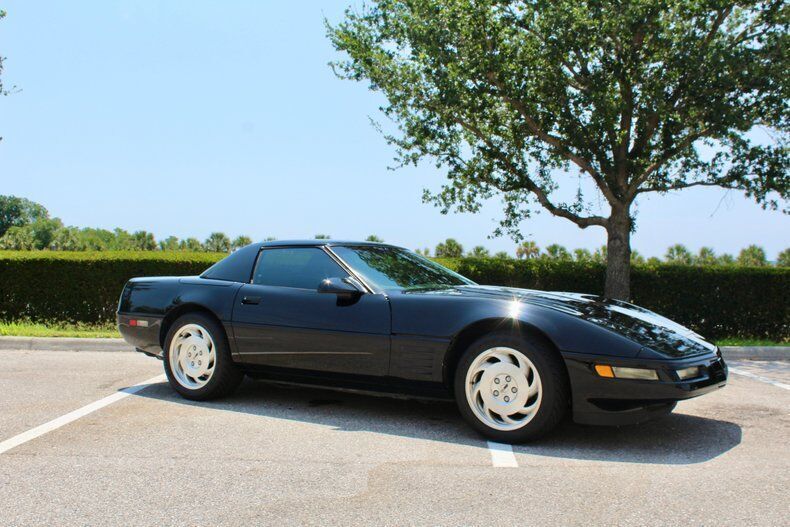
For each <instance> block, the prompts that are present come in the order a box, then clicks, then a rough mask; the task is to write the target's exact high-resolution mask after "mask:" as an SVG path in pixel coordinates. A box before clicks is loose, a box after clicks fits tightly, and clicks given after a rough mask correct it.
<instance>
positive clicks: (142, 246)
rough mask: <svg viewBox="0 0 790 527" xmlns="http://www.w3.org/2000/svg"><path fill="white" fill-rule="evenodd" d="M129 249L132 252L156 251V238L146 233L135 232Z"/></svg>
mask: <svg viewBox="0 0 790 527" xmlns="http://www.w3.org/2000/svg"><path fill="white" fill-rule="evenodd" d="M130 242H131V247H130V248H131V249H132V250H134V251H154V250H156V238H154V235H153V233H150V232H148V231H136V232H134V233H133V234H132V236H131V240H130Z"/></svg>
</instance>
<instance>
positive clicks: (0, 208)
mask: <svg viewBox="0 0 790 527" xmlns="http://www.w3.org/2000/svg"><path fill="white" fill-rule="evenodd" d="M0 18H2V17H0ZM1 71H2V61H1V60H0V72H1ZM0 92H2V84H0ZM47 218H49V212H47V209H45V208H44V207H43V206H41V205H39V204H38V203H34V202H32V201H30V200H28V199H25V198H18V197H16V196H0V237H2V236H3V235H4V234H5V233H6V231H7V230H8V229H9V228H11V227H22V226H24V225H28V224H30V223H33V222H34V221H36V220H43V219H47Z"/></svg>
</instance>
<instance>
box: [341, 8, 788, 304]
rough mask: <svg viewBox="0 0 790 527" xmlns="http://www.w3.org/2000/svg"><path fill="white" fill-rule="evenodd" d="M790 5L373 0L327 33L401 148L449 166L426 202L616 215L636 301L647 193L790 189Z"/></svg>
mask: <svg viewBox="0 0 790 527" xmlns="http://www.w3.org/2000/svg"><path fill="white" fill-rule="evenodd" d="M787 17H788V6H787V3H786V2H782V1H780V0H753V1H749V2H738V3H736V2H732V1H727V0H716V1H714V0H641V1H638V2H636V1H635V2H600V1H591V0H553V1H551V2H548V1H516V0H509V1H508V0H505V1H502V2H485V1H483V2H480V1H473V0H371V2H370V3H369V4H367V5H365V6H363V7H362V8H360V9H359V10H351V9H349V10H347V11H346V13H345V18H344V20H343V21H341V22H340V23H339V24H337V25H335V26H331V25H327V31H328V35H329V38H330V40H331V42H332V44H333V45H334V47H335V48H336V49H337V50H339V51H342V52H344V53H345V54H346V58H344V59H343V60H340V61H337V62H335V63H333V68H334V71H335V73H336V74H337V75H338V76H340V77H341V78H346V79H352V80H357V81H367V82H368V84H369V86H370V88H371V89H372V90H374V91H377V92H381V93H382V94H383V95H384V97H385V98H386V100H387V103H386V105H385V106H384V108H383V111H384V114H385V116H386V117H388V118H390V119H392V120H393V121H394V122H395V123H396V124H397V126H398V128H397V132H395V133H393V134H392V135H388V136H387V140H388V141H389V142H390V143H391V144H393V145H394V146H395V147H396V151H397V159H398V163H399V164H400V165H407V164H414V165H416V164H418V163H419V162H420V161H423V160H425V161H427V162H431V163H435V164H439V165H440V166H443V167H444V168H445V169H446V171H447V176H448V179H449V183H448V184H447V185H446V186H444V187H443V188H442V189H441V190H440V191H439V192H438V193H431V192H428V193H427V195H426V199H428V201H431V202H433V203H434V204H436V205H437V206H439V207H441V210H442V212H443V213H447V212H448V211H450V210H454V211H459V212H477V211H479V210H480V207H481V204H482V203H483V202H484V201H485V200H486V199H488V198H490V197H492V196H494V195H501V196H502V198H503V200H504V217H503V219H502V220H501V222H500V225H499V227H498V228H497V229H496V231H495V233H496V234H503V233H507V234H510V235H511V236H512V237H513V238H515V239H517V240H518V239H520V238H521V233H520V229H519V225H520V223H521V222H522V220H525V219H527V218H529V217H530V215H531V214H532V213H533V212H534V210H535V206H536V204H537V205H539V206H540V207H542V208H543V209H546V210H548V211H549V212H550V213H551V214H553V215H554V216H557V217H560V218H565V219H567V220H569V221H571V222H573V223H574V224H576V225H577V226H579V227H580V228H583V229H584V228H588V227H600V228H603V229H605V230H606V233H607V248H608V250H607V260H606V262H607V266H606V284H605V294H606V295H607V296H609V297H613V298H619V299H628V298H629V296H630V264H629V260H630V253H631V244H630V240H631V234H632V232H633V230H634V228H635V219H634V215H633V206H634V203H635V201H636V200H637V198H639V197H640V196H643V195H645V194H647V193H665V192H668V191H673V190H681V189H685V188H689V187H696V186H718V187H724V188H728V189H738V190H741V191H743V192H745V193H746V195H748V196H750V197H752V198H754V199H755V200H756V201H757V202H758V203H760V204H762V205H763V206H765V207H769V208H773V209H776V208H778V207H779V202H780V201H782V202H784V201H785V200H787V199H788V197H789V196H790V189H789V187H790V185H788V180H789V179H790V178H789V177H788V166H789V165H790V154H788V138H789V137H790V131H789V130H788V112H787V109H788V105H787V93H788V90H789V89H790V86H789V81H790V76H788V75H787V71H790V54H789V53H787V51H786V50H787V49H788V48H790V35H789V34H788V32H787V29H786V28H787ZM758 127H760V128H762V129H765V130H768V133H767V134H758V135H760V137H759V138H757V137H755V135H754V134H753V133H752V132H753V130H755V129H757V128H758ZM763 136H767V138H765V140H763V139H762V137H763ZM582 181H584V182H585V183H584V185H583V184H582ZM589 187H593V188H594V189H595V193H594V195H590V193H589V192H587V191H585V190H584V189H586V188H589ZM571 195H573V197H571ZM598 197H600V199H601V200H602V204H603V205H602V206H601V207H596V202H597V198H598ZM784 210H785V212H786V211H787V210H786V209H784Z"/></svg>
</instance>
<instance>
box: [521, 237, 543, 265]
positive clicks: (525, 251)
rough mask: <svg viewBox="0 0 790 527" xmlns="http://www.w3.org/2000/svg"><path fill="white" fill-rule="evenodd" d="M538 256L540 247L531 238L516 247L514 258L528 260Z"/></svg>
mask: <svg viewBox="0 0 790 527" xmlns="http://www.w3.org/2000/svg"><path fill="white" fill-rule="evenodd" d="M538 256H540V247H538V244H537V243H535V242H533V241H532V240H530V241H526V242H522V244H521V245H519V246H518V247H516V258H518V259H520V260H523V259H526V260H529V259H532V258H537V257H538Z"/></svg>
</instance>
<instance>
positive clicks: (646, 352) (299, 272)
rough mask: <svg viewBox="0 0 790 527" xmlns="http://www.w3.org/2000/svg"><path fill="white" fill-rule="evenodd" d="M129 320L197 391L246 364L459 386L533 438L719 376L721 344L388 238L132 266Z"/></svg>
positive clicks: (648, 412)
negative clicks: (201, 265) (165, 270)
mask: <svg viewBox="0 0 790 527" xmlns="http://www.w3.org/2000/svg"><path fill="white" fill-rule="evenodd" d="M118 328H119V330H120V332H121V334H122V335H123V337H124V338H125V339H126V341H127V342H129V343H130V344H132V345H134V346H135V347H136V348H137V350H138V351H141V352H143V353H146V354H148V355H152V356H155V357H158V358H160V359H162V360H163V361H164V367H165V372H166V373H167V377H168V379H169V381H170V384H171V386H172V387H173V388H174V389H175V390H176V391H177V392H178V393H180V394H181V395H182V396H184V397H186V398H188V399H195V400H206V399H211V398H215V397H221V396H223V395H228V394H230V393H231V392H233V390H235V389H236V387H237V386H238V385H239V383H240V382H241V380H242V378H243V376H244V375H245V374H246V375H250V376H252V377H259V378H267V379H275V380H279V381H287V382H297V383H307V384H320V385H325V386H332V387H341V388H346V389H349V388H351V389H361V390H375V391H380V392H381V391H383V392H393V393H408V394H414V395H423V396H434V397H436V396H438V397H454V398H455V400H456V401H457V404H458V407H459V409H460V411H461V414H462V415H463V416H464V418H465V419H466V420H467V421H468V422H469V423H470V424H471V425H472V426H473V427H474V428H475V429H477V430H478V431H480V432H481V433H483V434H484V435H486V436H487V437H490V438H493V439H496V440H500V441H506V442H516V441H524V440H528V439H532V438H535V437H537V436H539V435H541V434H543V433H545V432H547V431H549V430H551V429H552V428H553V427H554V426H555V425H557V423H559V422H560V421H561V420H562V419H563V418H564V417H565V416H566V415H567V414H568V413H570V414H571V415H572V417H573V419H574V420H575V421H576V422H579V423H587V424H612V425H620V424H626V423H636V422H640V421H644V420H647V419H649V418H651V417H653V416H656V415H662V414H666V413H669V412H671V411H672V409H673V408H674V407H675V404H676V403H677V401H679V400H682V399H688V398H690V397H695V396H697V395H702V394H704V393H707V392H710V391H713V390H716V389H717V388H721V387H722V386H724V385H725V383H726V381H727V366H726V365H725V363H724V361H723V360H722V357H721V353H720V352H719V350H718V349H717V348H716V346H714V345H713V344H710V343H708V342H706V341H705V340H703V339H702V338H701V337H700V336H699V335H696V334H695V333H693V332H692V331H690V330H688V329H686V328H684V327H682V326H680V325H678V324H676V323H674V322H672V321H670V320H668V319H666V318H664V317H661V316H659V315H657V314H655V313H653V312H651V311H648V310H646V309H642V308H640V307H637V306H634V305H631V304H628V303H625V302H620V301H616V300H607V299H603V298H599V297H596V296H592V295H585V294H576V293H554V292H544V291H533V290H525V289H514V288H508V287H494V286H481V285H477V284H475V283H474V282H472V281H471V280H468V279H467V278H464V277H463V276H461V275H459V274H457V273H454V272H453V271H450V270H449V269H446V268H444V267H442V266H440V265H438V264H437V263H435V262H433V261H431V260H429V259H427V258H424V257H422V256H420V255H417V254H414V253H413V252H411V251H408V250H406V249H402V248H399V247H394V246H391V245H384V244H377V243H360V242H339V241H327V240H310V241H290V242H269V243H256V244H252V245H249V246H247V247H245V248H243V249H240V250H238V251H236V252H234V253H233V254H231V255H230V256H228V257H227V258H225V259H224V260H222V261H220V262H218V263H217V264H215V265H214V266H212V267H211V268H209V269H208V270H206V271H205V272H204V273H203V274H202V275H200V276H196V277H159V278H134V279H132V280H130V281H129V282H128V283H127V284H126V287H125V288H124V290H123V294H122V295H121V300H120V305H119V306H118Z"/></svg>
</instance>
